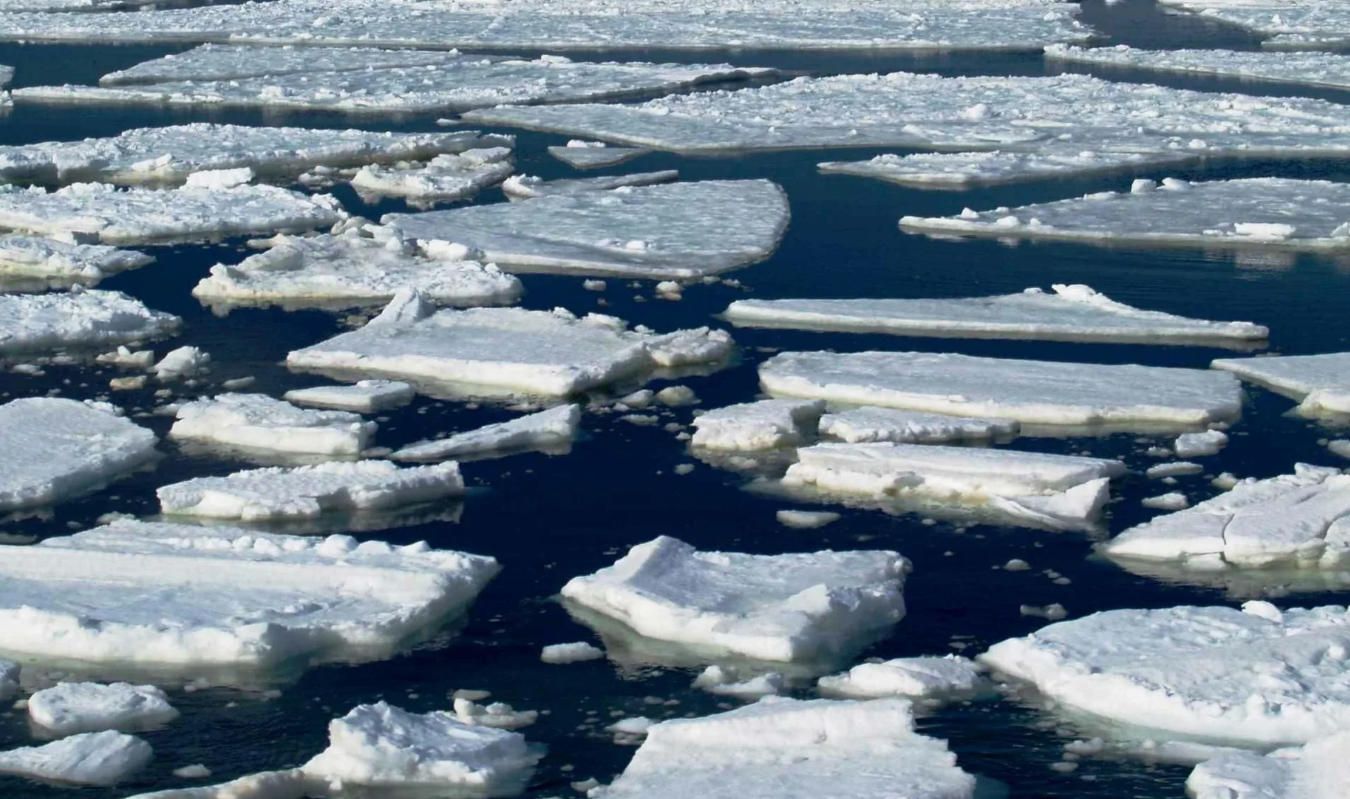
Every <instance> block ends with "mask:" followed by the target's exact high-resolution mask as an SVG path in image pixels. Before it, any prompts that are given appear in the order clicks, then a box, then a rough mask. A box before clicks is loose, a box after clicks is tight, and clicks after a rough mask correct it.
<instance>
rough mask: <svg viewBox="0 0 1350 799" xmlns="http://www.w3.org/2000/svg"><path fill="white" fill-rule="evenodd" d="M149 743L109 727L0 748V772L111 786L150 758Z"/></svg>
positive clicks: (39, 778) (69, 782)
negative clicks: (67, 736)
mask: <svg viewBox="0 0 1350 799" xmlns="http://www.w3.org/2000/svg"><path fill="white" fill-rule="evenodd" d="M153 755H154V751H153V750H152V749H151V748H150V744H148V743H146V742H145V741H142V740H141V739H140V738H137V737H135V736H132V735H124V734H123V733H120V732H113V731H111V730H108V731H105V732H89V733H83V734H81V735H72V736H70V737H69V738H63V739H61V740H59V741H54V742H52V743H49V744H46V745H44V746H25V747H21V748H19V749H10V750H9V751H5V752H0V774H14V775H16V776H20V777H29V778H31V779H37V780H45V781H48V782H60V783H67V784H71V785H94V786H101V787H106V786H111V785H116V784H117V783H119V782H122V781H123V780H125V779H127V778H128V777H130V776H131V775H133V774H135V773H136V772H138V771H140V770H141V769H142V768H144V767H145V765H146V764H147V763H149V762H150V758H151V757H152V756H153Z"/></svg>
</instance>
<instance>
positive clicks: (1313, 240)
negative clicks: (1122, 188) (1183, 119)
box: [900, 178, 1350, 252]
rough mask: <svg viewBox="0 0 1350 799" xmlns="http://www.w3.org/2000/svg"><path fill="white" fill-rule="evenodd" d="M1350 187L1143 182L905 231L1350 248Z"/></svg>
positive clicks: (917, 220) (1277, 181) (923, 220)
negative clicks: (1349, 207) (1348, 216)
mask: <svg viewBox="0 0 1350 799" xmlns="http://www.w3.org/2000/svg"><path fill="white" fill-rule="evenodd" d="M1347 203H1350V185H1347V184H1344V183H1330V182H1328V181H1324V180H1293V179H1288V178H1250V179H1243V180H1215V181H1209V182H1206V183H1188V182H1186V181H1184V180H1175V179H1173V178H1168V179H1166V180H1164V181H1163V182H1162V185H1161V186H1157V185H1156V184H1154V183H1153V182H1152V181H1150V180H1137V181H1135V182H1134V185H1133V187H1132V188H1131V190H1130V191H1128V192H1111V191H1107V192H1099V193H1097V194H1088V195H1085V196H1083V197H1079V198H1077V199H1071V200H1058V201H1056V202H1050V203H1040V204H1037V205H1024V206H1021V207H1018V208H996V209H994V210H992V211H980V212H976V211H972V210H970V209H966V210H965V211H962V212H961V213H960V214H959V215H957V216H950V217H917V216H906V217H903V218H901V220H900V227H901V229H902V230H906V231H909V232H920V233H939V234H959V235H972V236H989V237H995V238H1028V239H1063V240H1074V241H1083V242H1087V243H1090V244H1110V243H1116V242H1130V243H1137V244H1166V245H1184V246H1192V247H1218V246H1227V247H1234V246H1236V247H1266V248H1276V249H1286V250H1306V251H1313V252H1317V251H1328V250H1343V249H1350V222H1347V221H1346V220H1345V214H1344V208H1345V206H1346V204H1347Z"/></svg>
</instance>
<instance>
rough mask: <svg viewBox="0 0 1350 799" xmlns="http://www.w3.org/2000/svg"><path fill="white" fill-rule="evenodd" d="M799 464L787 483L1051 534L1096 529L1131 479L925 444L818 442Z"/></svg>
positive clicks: (1079, 461) (1075, 460) (1085, 464)
mask: <svg viewBox="0 0 1350 799" xmlns="http://www.w3.org/2000/svg"><path fill="white" fill-rule="evenodd" d="M797 458H798V460H797V462H796V463H794V464H792V465H791V466H789V467H788V470H787V474H785V475H784V476H783V483H784V485H787V486H814V487H815V488H816V489H818V490H820V491H821V492H824V493H825V494H831V495H855V494H856V495H863V496H868V497H875V498H884V497H897V496H898V497H907V496H916V497H921V498H924V499H932V500H935V501H938V502H944V503H952V504H958V505H961V504H973V505H990V506H993V507H994V508H995V509H996V510H999V511H1002V512H1004V513H1006V514H1009V515H1011V516H1013V517H1015V518H1020V519H1025V520H1027V521H1031V522H1033V523H1036V524H1038V525H1042V526H1046V527H1049V528H1051V529H1078V528H1081V527H1084V526H1086V525H1090V524H1091V523H1092V522H1093V521H1095V520H1096V518H1097V515H1098V514H1099V513H1100V511H1101V508H1102V506H1103V505H1104V504H1105V503H1106V500H1107V498H1108V497H1109V496H1110V486H1109V483H1110V480H1111V478H1112V477H1117V476H1119V475H1122V474H1124V473H1125V465H1124V464H1122V463H1120V462H1119V461H1111V460H1099V459H1096V458H1082V457H1078V456H1071V455H1049V454H1045V453H1040V452H1017V451H1014V450H1005V449H974V448H970V447H940V446H932V445H922V444H890V443H884V444H833V443H826V444H817V445H815V446H813V447H805V448H803V449H801V450H798V452H797Z"/></svg>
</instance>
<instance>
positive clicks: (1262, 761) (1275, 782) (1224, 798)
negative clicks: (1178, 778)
mask: <svg viewBox="0 0 1350 799" xmlns="http://www.w3.org/2000/svg"><path fill="white" fill-rule="evenodd" d="M1347 785H1350V731H1346V732H1339V733H1336V734H1334V735H1329V736H1327V737H1325V738H1320V739H1318V740H1316V741H1312V742H1310V743H1307V744H1304V745H1303V746H1296V747H1289V748H1286V749H1277V750H1276V751H1274V752H1271V753H1270V754H1268V755H1259V754H1257V753H1255V752H1228V753H1225V754H1222V755H1220V756H1218V757H1216V758H1212V759H1210V760H1206V761H1205V762H1203V763H1201V764H1200V765H1198V766H1196V767H1195V770H1194V771H1192V772H1191V776H1190V777H1188V778H1187V780H1186V792H1187V795H1188V796H1191V797H1194V799H1340V797H1341V796H1344V795H1345V790H1346V786H1347Z"/></svg>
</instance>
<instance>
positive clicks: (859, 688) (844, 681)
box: [819, 655, 980, 699]
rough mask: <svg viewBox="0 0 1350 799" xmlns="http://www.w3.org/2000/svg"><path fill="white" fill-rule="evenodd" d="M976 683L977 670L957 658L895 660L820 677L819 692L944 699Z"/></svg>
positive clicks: (861, 697)
mask: <svg viewBox="0 0 1350 799" xmlns="http://www.w3.org/2000/svg"><path fill="white" fill-rule="evenodd" d="M979 682H980V668H979V666H978V665H976V663H975V662H974V661H973V660H970V659H969V658H963V657H960V656H958V655H947V656H946V657H915V658H897V659H895V660H888V661H885V662H884V663H863V664H861V665H858V666H854V667H853V668H851V669H849V670H848V671H846V672H844V673H843V674H836V675H834V676H831V677H821V678H820V682H819V687H820V690H821V692H822V693H826V694H832V695H836V696H846V697H853V698H857V699H879V698H881V697H886V696H908V697H915V698H919V697H923V698H930V697H938V698H941V697H946V696H951V695H953V694H964V693H970V692H972V691H974V690H975V688H976V687H977V686H978V685H979Z"/></svg>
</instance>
